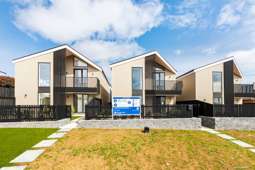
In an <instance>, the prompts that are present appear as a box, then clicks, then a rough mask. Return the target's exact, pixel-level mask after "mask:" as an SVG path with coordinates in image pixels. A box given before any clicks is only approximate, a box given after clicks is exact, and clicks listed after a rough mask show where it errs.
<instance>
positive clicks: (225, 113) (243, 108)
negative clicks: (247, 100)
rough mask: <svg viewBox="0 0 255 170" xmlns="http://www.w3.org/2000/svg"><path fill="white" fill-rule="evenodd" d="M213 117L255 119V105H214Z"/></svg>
mask: <svg viewBox="0 0 255 170" xmlns="http://www.w3.org/2000/svg"><path fill="white" fill-rule="evenodd" d="M209 116H213V117H255V104H242V105H234V106H227V105H213V114H212V115H209Z"/></svg>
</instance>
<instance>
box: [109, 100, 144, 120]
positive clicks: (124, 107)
mask: <svg viewBox="0 0 255 170" xmlns="http://www.w3.org/2000/svg"><path fill="white" fill-rule="evenodd" d="M112 114H113V116H131V115H134V116H139V115H140V114H141V97H140V96H132V97H113V98H112Z"/></svg>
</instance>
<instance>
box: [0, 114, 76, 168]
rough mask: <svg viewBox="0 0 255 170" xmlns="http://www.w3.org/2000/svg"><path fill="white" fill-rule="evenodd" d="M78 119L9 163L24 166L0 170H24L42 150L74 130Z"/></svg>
mask: <svg viewBox="0 0 255 170" xmlns="http://www.w3.org/2000/svg"><path fill="white" fill-rule="evenodd" d="M79 119H80V118H78V119H75V120H72V121H71V123H69V124H67V125H64V126H62V127H60V129H59V130H58V131H57V132H55V133H53V134H51V135H50V136H48V139H46V140H42V141H41V142H39V143H38V144H36V145H34V146H33V147H32V149H31V150H27V151H25V152H23V153H22V154H21V155H19V156H18V157H16V158H15V159H13V160H12V161H11V162H10V163H14V164H16V163H22V164H24V166H11V167H3V168H0V170H24V169H25V168H26V164H27V163H31V162H33V161H34V160H36V159H37V158H38V157H39V156H40V155H41V154H42V153H43V152H44V149H43V148H47V147H50V146H52V145H53V144H54V143H56V142H57V140H58V139H60V138H62V137H64V136H65V135H66V134H67V132H69V131H71V130H72V129H74V128H76V127H77V125H78V124H77V121H78V120H79Z"/></svg>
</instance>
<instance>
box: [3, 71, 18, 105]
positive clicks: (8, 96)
mask: <svg viewBox="0 0 255 170" xmlns="http://www.w3.org/2000/svg"><path fill="white" fill-rule="evenodd" d="M0 72H1V73H2V75H0V106H7V105H15V97H14V78H13V77H9V76H6V75H5V74H6V73H4V72H2V71H0Z"/></svg>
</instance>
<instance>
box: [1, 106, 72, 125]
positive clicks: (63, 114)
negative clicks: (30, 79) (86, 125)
mask: <svg viewBox="0 0 255 170" xmlns="http://www.w3.org/2000/svg"><path fill="white" fill-rule="evenodd" d="M64 118H71V106H46V105H40V106H32V105H31V106H23V105H22V106H0V122H13V121H46V120H60V119H64Z"/></svg>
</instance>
